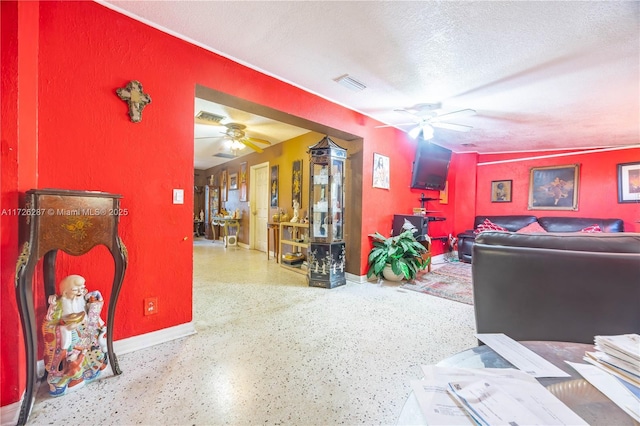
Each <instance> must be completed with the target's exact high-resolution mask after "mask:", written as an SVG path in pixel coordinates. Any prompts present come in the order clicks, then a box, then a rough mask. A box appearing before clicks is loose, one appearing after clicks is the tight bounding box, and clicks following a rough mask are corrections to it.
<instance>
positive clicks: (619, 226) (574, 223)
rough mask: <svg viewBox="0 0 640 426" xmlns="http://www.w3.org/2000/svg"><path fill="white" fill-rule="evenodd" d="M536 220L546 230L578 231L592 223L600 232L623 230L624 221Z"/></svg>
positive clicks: (563, 218) (557, 218) (593, 219)
mask: <svg viewBox="0 0 640 426" xmlns="http://www.w3.org/2000/svg"><path fill="white" fill-rule="evenodd" d="M494 222H495V221H494ZM538 222H540V225H542V227H543V228H544V229H546V230H547V232H580V231H581V230H582V229H584V228H586V227H587V226H592V225H598V226H600V229H601V230H602V232H624V223H623V221H622V220H621V219H598V218H589V217H539V218H538Z"/></svg>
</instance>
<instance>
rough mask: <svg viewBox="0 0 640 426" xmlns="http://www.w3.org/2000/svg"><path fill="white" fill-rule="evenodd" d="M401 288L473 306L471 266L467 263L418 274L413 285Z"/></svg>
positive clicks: (451, 264) (458, 263) (450, 264)
mask: <svg viewBox="0 0 640 426" xmlns="http://www.w3.org/2000/svg"><path fill="white" fill-rule="evenodd" d="M401 288H403V289H406V290H412V291H418V292H421V293H426V294H431V295H433V296H438V297H442V298H444V299H449V300H455V301H456V302H461V303H466V304H467V305H473V285H472V283H471V265H470V264H468V263H462V262H454V263H447V264H446V265H443V266H441V267H439V268H436V269H433V270H432V271H431V272H420V273H419V274H418V276H417V277H416V279H415V280H414V281H413V283H407V284H404V285H402V286H401Z"/></svg>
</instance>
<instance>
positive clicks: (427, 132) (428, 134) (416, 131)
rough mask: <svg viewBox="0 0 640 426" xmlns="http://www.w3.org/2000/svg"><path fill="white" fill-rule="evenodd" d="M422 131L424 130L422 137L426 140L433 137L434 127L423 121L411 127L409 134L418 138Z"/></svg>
mask: <svg viewBox="0 0 640 426" xmlns="http://www.w3.org/2000/svg"><path fill="white" fill-rule="evenodd" d="M420 132H422V138H423V139H424V140H425V141H428V140H429V139H431V138H433V127H431V126H430V125H429V124H427V123H421V124H419V125H417V126H416V127H414V128H413V129H411V131H410V132H409V136H410V137H411V138H413V139H416V138H417V137H418V136H420Z"/></svg>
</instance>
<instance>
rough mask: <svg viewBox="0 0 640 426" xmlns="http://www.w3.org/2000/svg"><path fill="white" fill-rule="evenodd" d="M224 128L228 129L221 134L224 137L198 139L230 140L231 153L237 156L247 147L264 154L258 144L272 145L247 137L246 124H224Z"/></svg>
mask: <svg viewBox="0 0 640 426" xmlns="http://www.w3.org/2000/svg"><path fill="white" fill-rule="evenodd" d="M222 126H224V127H226V128H227V130H226V131H224V132H221V133H223V136H205V137H201V138H196V139H212V138H224V139H228V140H230V141H231V151H232V152H233V153H234V154H237V153H238V151H240V150H241V149H242V148H244V147H245V146H247V147H249V148H251V149H253V150H254V151H256V152H259V153H261V152H264V150H263V149H262V148H260V147H259V146H258V145H256V144H263V145H271V142H269V141H268V140H265V139H258V138H252V137H249V136H247V135H246V133H245V132H244V129H246V128H247V126H245V125H244V124H240V123H227V124H222Z"/></svg>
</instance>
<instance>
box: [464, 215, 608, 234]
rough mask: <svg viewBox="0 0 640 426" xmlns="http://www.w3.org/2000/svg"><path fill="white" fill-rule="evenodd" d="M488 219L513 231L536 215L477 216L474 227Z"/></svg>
mask: <svg viewBox="0 0 640 426" xmlns="http://www.w3.org/2000/svg"><path fill="white" fill-rule="evenodd" d="M486 219H489V220H490V221H491V222H493V223H495V224H496V225H500V226H502V227H503V228H507V230H509V231H512V232H516V231H517V230H518V229H520V228H523V227H525V226H527V225H528V224H530V223H533V222H535V221H536V217H535V216H531V215H507V216H476V217H475V220H474V221H473V228H474V229H475V228H477V227H478V225H480V224H481V223H484V221H485V220H486ZM592 223H597V222H592ZM585 226H586V225H585ZM581 228H583V227H581Z"/></svg>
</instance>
